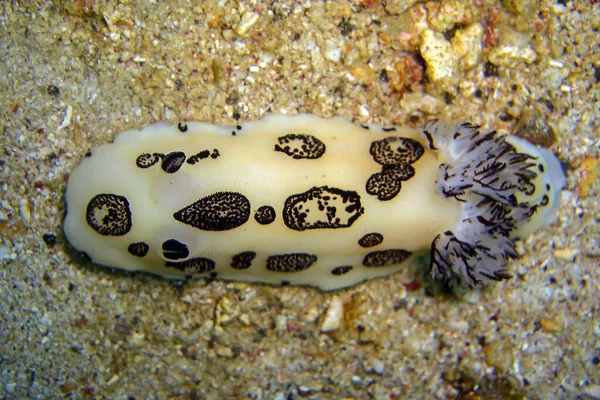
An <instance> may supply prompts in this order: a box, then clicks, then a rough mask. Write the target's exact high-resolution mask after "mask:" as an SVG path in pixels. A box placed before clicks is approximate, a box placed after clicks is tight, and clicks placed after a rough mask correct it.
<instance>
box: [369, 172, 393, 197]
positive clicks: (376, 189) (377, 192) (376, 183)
mask: <svg viewBox="0 0 600 400" xmlns="http://www.w3.org/2000/svg"><path fill="white" fill-rule="evenodd" d="M401 188H402V184H401V182H400V179H399V178H398V177H396V176H395V175H394V174H389V173H385V172H376V173H374V174H373V175H371V176H370V177H369V179H368V180H367V184H366V185H365V190H366V191H367V193H368V194H370V195H372V196H377V200H381V201H387V200H391V199H393V198H394V197H396V195H398V193H400V189H401Z"/></svg>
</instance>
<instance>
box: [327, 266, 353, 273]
mask: <svg viewBox="0 0 600 400" xmlns="http://www.w3.org/2000/svg"><path fill="white" fill-rule="evenodd" d="M350 271H352V266H351V265H343V266H341V267H335V268H334V269H332V270H331V275H337V276H339V275H344V274H347V273H348V272H350Z"/></svg>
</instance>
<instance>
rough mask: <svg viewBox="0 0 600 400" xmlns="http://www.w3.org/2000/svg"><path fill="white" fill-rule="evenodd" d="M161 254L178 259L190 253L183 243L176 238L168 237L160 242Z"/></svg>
mask: <svg viewBox="0 0 600 400" xmlns="http://www.w3.org/2000/svg"><path fill="white" fill-rule="evenodd" d="M162 249H163V256H164V257H165V258H167V259H169V260H180V259H182V258H186V257H187V256H189V255H190V250H189V249H188V247H187V245H186V244H185V243H181V242H180V241H179V240H176V239H169V240H166V241H164V242H163V244H162Z"/></svg>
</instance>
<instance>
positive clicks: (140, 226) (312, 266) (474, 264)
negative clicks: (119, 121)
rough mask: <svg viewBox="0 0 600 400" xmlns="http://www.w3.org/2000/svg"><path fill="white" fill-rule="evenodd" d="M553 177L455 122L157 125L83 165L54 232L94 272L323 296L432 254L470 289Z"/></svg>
mask: <svg viewBox="0 0 600 400" xmlns="http://www.w3.org/2000/svg"><path fill="white" fill-rule="evenodd" d="M564 183H565V175H564V172H563V170H562V168H561V165H560V163H559V161H558V159H557V158H556V157H555V156H554V154H552V153H551V152H550V151H548V150H546V149H541V148H538V147H536V146H534V145H532V144H530V143H529V142H527V141H525V140H523V139H519V138H517V137H504V136H502V135H500V134H498V133H496V132H489V133H483V132H482V131H481V130H480V129H479V127H477V126H472V125H469V124H458V125H449V124H445V123H444V122H442V121H439V120H433V121H429V122H428V123H427V124H425V126H424V127H423V128H421V129H414V128H402V127H381V126H376V125H355V124H353V123H350V122H348V121H346V120H345V119H343V118H340V117H335V118H322V117H318V116H314V115H306V114H300V115H294V116H286V115H271V116H267V117H265V118H263V119H260V120H257V121H253V122H247V123H244V124H242V125H237V126H225V125H211V124H206V123H201V122H187V123H180V124H178V125H171V124H166V123H156V124H153V125H150V126H148V127H146V128H144V129H142V130H128V131H125V132H123V133H120V134H118V135H117V136H116V138H115V140H114V142H113V143H111V144H106V145H102V146H99V147H96V148H94V149H92V150H91V152H89V153H88V154H87V155H86V157H84V159H83V160H82V162H81V163H80V164H79V166H77V167H76V168H75V169H74V170H73V172H72V174H71V176H70V177H69V181H68V185H67V193H66V203H67V216H66V218H65V223H64V230H65V234H66V236H67V238H68V240H69V242H70V243H71V244H72V245H73V246H74V247H75V248H76V249H78V250H79V251H81V252H82V253H84V254H85V255H87V256H88V257H89V259H91V260H92V261H93V262H95V263H98V264H102V265H106V266H111V267H118V268H122V269H126V270H131V271H146V272H150V273H154V274H159V275H163V276H165V277H168V278H178V279H187V278H194V277H202V278H221V279H227V280H236V281H251V282H266V283H271V284H277V285H286V284H300V285H310V286H316V287H318V288H320V289H322V290H332V289H339V288H343V287H348V286H352V285H354V284H357V283H359V282H362V281H364V280H367V279H371V278H375V277H380V276H385V275H389V274H391V273H393V272H395V271H398V270H401V269H403V268H406V266H407V265H409V264H410V263H411V262H413V261H414V260H415V258H416V257H419V256H423V255H426V254H430V255H431V257H430V259H431V265H430V268H431V273H432V274H433V276H434V277H436V278H442V279H445V280H447V281H449V282H450V283H452V284H458V285H461V286H464V287H473V286H477V285H481V284H486V283H488V282H490V281H495V280H502V279H506V278H508V277H510V273H509V272H508V270H507V269H506V263H507V260H509V259H512V258H516V257H518V254H517V252H516V251H515V244H514V242H515V240H517V239H519V238H524V237H526V236H528V235H530V234H531V233H532V232H533V231H535V230H537V229H538V228H541V227H543V226H546V225H548V224H549V223H550V222H551V221H552V220H553V219H554V217H555V215H556V210H557V208H558V206H559V203H560V191H561V189H562V187H563V186H564Z"/></svg>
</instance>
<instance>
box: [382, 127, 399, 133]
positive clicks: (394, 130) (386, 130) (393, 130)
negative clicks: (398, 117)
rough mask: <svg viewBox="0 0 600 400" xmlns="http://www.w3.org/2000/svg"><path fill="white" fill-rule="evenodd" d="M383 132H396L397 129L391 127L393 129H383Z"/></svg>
mask: <svg viewBox="0 0 600 400" xmlns="http://www.w3.org/2000/svg"><path fill="white" fill-rule="evenodd" d="M381 130H382V131H384V132H396V128H394V127H391V128H381Z"/></svg>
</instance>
